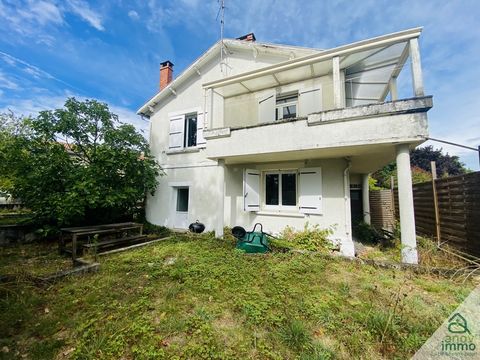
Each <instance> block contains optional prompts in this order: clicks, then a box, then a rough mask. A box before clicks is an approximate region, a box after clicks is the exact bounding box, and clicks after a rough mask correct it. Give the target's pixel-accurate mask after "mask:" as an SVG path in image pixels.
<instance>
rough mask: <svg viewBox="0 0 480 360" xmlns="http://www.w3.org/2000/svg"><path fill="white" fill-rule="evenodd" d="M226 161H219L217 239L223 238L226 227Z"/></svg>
mask: <svg viewBox="0 0 480 360" xmlns="http://www.w3.org/2000/svg"><path fill="white" fill-rule="evenodd" d="M224 209H225V160H223V159H219V160H218V197H217V213H216V217H217V219H216V222H215V237H217V238H221V237H223V227H224V226H225V210H224Z"/></svg>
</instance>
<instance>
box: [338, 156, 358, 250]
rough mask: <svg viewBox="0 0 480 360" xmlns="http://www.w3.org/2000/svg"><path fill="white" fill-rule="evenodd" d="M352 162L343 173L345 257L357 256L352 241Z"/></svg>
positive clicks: (343, 242)
mask: <svg viewBox="0 0 480 360" xmlns="http://www.w3.org/2000/svg"><path fill="white" fill-rule="evenodd" d="M350 167H351V164H350V160H347V167H346V168H345V170H344V171H343V194H344V201H345V237H344V238H343V239H342V243H341V244H340V251H341V253H342V255H344V256H351V257H353V256H355V246H354V245H353V239H352V212H351V202H350Z"/></svg>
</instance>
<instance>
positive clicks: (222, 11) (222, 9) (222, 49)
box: [217, 0, 226, 73]
mask: <svg viewBox="0 0 480 360" xmlns="http://www.w3.org/2000/svg"><path fill="white" fill-rule="evenodd" d="M218 2H219V4H220V8H219V9H218V14H217V19H218V16H219V15H220V69H221V71H222V73H223V65H224V64H223V56H224V53H225V54H226V51H225V44H224V43H223V32H224V27H225V0H218Z"/></svg>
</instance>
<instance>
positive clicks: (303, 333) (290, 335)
mask: <svg viewBox="0 0 480 360" xmlns="http://www.w3.org/2000/svg"><path fill="white" fill-rule="evenodd" d="M280 338H281V339H282V341H283V343H284V344H285V345H287V346H288V347H290V348H293V349H296V350H300V349H302V348H305V347H306V346H307V345H308V344H309V343H310V341H311V339H310V335H309V334H308V330H307V329H306V327H305V324H304V323H303V322H302V321H300V320H297V319H293V320H290V321H288V322H287V323H286V324H285V325H284V326H283V327H282V328H281V329H280Z"/></svg>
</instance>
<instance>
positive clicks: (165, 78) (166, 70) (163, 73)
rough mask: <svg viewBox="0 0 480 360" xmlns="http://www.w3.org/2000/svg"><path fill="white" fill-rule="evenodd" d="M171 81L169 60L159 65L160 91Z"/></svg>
mask: <svg viewBox="0 0 480 360" xmlns="http://www.w3.org/2000/svg"><path fill="white" fill-rule="evenodd" d="M172 80H173V63H172V62H170V61H169V60H167V61H164V62H162V63H160V91H161V90H163V89H164V88H165V87H166V86H167V85H168V84H170V83H171V82H172Z"/></svg>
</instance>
